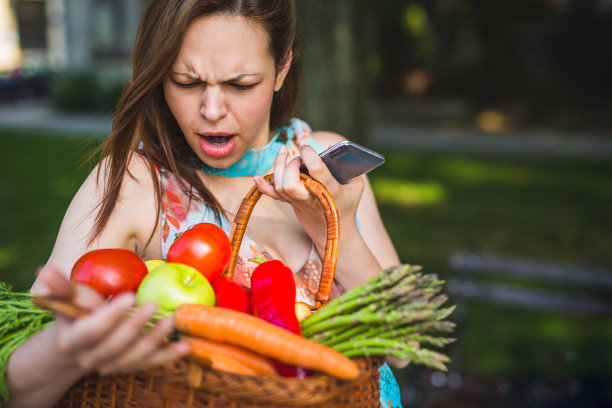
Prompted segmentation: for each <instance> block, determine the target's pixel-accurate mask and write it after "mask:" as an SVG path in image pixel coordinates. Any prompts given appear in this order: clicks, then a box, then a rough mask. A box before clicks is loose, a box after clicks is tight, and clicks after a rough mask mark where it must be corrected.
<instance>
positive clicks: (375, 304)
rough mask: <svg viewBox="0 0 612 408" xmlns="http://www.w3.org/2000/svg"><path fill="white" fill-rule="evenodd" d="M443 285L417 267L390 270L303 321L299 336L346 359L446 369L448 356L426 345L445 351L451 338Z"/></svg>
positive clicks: (452, 307)
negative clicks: (380, 359)
mask: <svg viewBox="0 0 612 408" xmlns="http://www.w3.org/2000/svg"><path fill="white" fill-rule="evenodd" d="M443 285H444V281H442V280H439V279H438V278H437V276H436V275H432V274H423V273H421V267H420V266H413V265H399V266H397V267H393V268H389V269H386V270H384V271H382V273H381V274H380V275H378V276H377V277H375V278H373V279H372V280H370V281H369V282H367V283H365V284H363V285H362V286H359V287H357V288H355V289H353V290H351V291H349V292H346V293H344V294H343V295H341V296H339V297H338V298H336V299H334V300H332V301H331V302H329V303H328V304H327V305H325V306H323V307H322V308H320V309H319V310H317V311H316V312H315V313H313V314H312V315H310V316H309V317H308V318H306V319H305V320H303V321H302V333H303V335H304V337H307V338H309V339H311V340H314V341H316V342H319V343H322V344H325V345H327V346H329V347H332V348H334V349H336V350H337V351H339V352H341V353H342V354H344V355H346V356H349V357H359V356H370V355H381V356H388V357H395V358H398V359H402V360H405V359H408V360H411V361H412V363H414V364H424V365H426V366H428V367H430V368H434V369H437V370H441V371H446V370H447V368H446V365H445V363H448V362H449V361H450V360H449V358H448V357H447V356H446V355H444V354H442V353H441V352H438V351H434V350H429V349H427V348H425V347H424V346H425V345H432V346H434V347H439V348H441V347H444V346H445V345H447V344H449V343H451V342H453V341H454V340H455V339H454V338H450V337H444V336H436V334H443V335H444V334H447V333H451V332H452V331H453V330H454V328H455V324H454V323H453V322H450V321H447V320H444V319H446V318H447V317H448V316H449V315H450V314H451V313H452V312H453V310H454V309H455V307H454V306H450V307H443V305H444V303H446V301H447V300H448V297H447V296H446V295H445V294H443V293H441V291H442V287H443Z"/></svg>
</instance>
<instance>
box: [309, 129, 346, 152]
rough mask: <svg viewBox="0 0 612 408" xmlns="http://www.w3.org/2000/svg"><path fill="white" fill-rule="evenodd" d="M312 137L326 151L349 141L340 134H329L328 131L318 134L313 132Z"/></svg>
mask: <svg viewBox="0 0 612 408" xmlns="http://www.w3.org/2000/svg"><path fill="white" fill-rule="evenodd" d="M311 136H312V138H313V139H314V140H315V141H316V142H317V143H319V144H320V145H321V146H323V147H325V148H326V149H327V148H328V147H330V146H332V145H335V144H336V143H338V142H341V141H343V140H347V139H346V138H345V137H344V136H342V135H340V134H338V133H334V132H329V131H326V130H318V131H316V132H312V135H311Z"/></svg>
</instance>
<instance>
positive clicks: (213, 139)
mask: <svg viewBox="0 0 612 408" xmlns="http://www.w3.org/2000/svg"><path fill="white" fill-rule="evenodd" d="M233 137H234V135H230V136H204V139H205V140H206V141H207V142H208V143H210V144H212V145H214V146H223V145H225V144H227V143H229V142H230V140H232V138H233Z"/></svg>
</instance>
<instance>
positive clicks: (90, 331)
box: [58, 293, 134, 353]
mask: <svg viewBox="0 0 612 408" xmlns="http://www.w3.org/2000/svg"><path fill="white" fill-rule="evenodd" d="M133 304H134V295H133V294H131V293H125V294H122V295H118V296H117V298H115V299H114V300H113V301H111V302H109V303H108V304H106V305H104V306H103V307H99V308H97V309H96V310H94V311H93V312H92V313H91V314H90V315H88V316H85V317H82V318H80V319H77V320H75V321H74V323H73V324H72V325H71V326H70V328H69V329H68V330H65V331H64V333H63V334H62V335H61V336H60V338H59V339H58V343H59V347H60V350H62V351H63V352H65V353H73V352H79V351H81V350H84V349H87V348H90V347H92V346H93V345H95V344H97V343H98V342H99V341H100V339H101V338H103V337H104V336H106V335H107V334H108V333H109V332H110V331H111V330H112V329H113V328H114V327H115V326H116V325H117V324H119V322H120V321H121V319H123V318H124V315H125V314H126V313H127V311H128V310H129V309H130V308H131V307H132V306H133Z"/></svg>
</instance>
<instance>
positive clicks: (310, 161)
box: [300, 145, 337, 186]
mask: <svg viewBox="0 0 612 408" xmlns="http://www.w3.org/2000/svg"><path fill="white" fill-rule="evenodd" d="M300 155H301V157H302V160H303V161H304V164H305V165H306V168H307V169H308V173H310V176H311V177H312V178H314V179H315V180H317V181H319V182H320V183H322V184H323V185H325V186H329V185H330V183H337V181H336V179H335V178H334V176H333V175H332V174H331V173H330V171H329V169H328V168H327V166H326V165H325V163H323V160H321V158H320V157H319V155H318V154H317V152H316V151H315V150H314V149H313V148H312V147H311V146H308V145H304V146H301V147H300Z"/></svg>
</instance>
